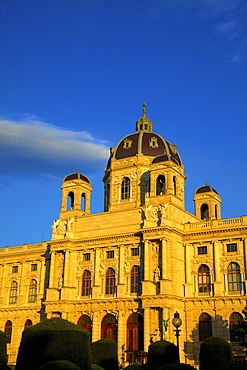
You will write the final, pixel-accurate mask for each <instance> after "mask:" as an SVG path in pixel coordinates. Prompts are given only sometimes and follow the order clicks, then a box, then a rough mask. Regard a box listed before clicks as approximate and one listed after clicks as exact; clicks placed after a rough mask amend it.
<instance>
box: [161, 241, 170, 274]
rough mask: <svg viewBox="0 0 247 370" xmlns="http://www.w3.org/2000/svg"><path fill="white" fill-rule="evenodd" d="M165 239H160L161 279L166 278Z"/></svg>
mask: <svg viewBox="0 0 247 370" xmlns="http://www.w3.org/2000/svg"><path fill="white" fill-rule="evenodd" d="M166 242H167V240H166V239H161V256H162V257H161V258H162V259H161V261H162V262H161V263H162V266H161V270H162V279H167V266H168V263H169V262H168V259H167V243H166Z"/></svg>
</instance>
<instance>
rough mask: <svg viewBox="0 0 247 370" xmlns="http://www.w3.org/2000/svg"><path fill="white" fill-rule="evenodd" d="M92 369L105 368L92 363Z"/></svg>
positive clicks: (100, 369) (101, 369) (99, 369)
mask: <svg viewBox="0 0 247 370" xmlns="http://www.w3.org/2000/svg"><path fill="white" fill-rule="evenodd" d="M92 370H104V369H103V367H101V366H99V365H96V364H92Z"/></svg>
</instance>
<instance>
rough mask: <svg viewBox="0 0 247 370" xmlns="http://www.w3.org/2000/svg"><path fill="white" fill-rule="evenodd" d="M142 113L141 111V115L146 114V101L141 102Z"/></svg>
mask: <svg viewBox="0 0 247 370" xmlns="http://www.w3.org/2000/svg"><path fill="white" fill-rule="evenodd" d="M142 113H143V115H144V114H145V115H146V113H147V104H146V103H143V104H142Z"/></svg>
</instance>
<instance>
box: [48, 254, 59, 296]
mask: <svg viewBox="0 0 247 370" xmlns="http://www.w3.org/2000/svg"><path fill="white" fill-rule="evenodd" d="M56 270H57V269H56V254H55V252H51V260H50V276H49V288H47V289H46V300H47V301H57V300H58V299H59V291H58V287H57V286H55V281H54V280H55V272H56Z"/></svg>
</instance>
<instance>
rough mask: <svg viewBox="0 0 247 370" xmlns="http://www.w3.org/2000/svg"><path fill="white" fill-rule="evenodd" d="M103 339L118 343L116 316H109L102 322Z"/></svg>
mask: <svg viewBox="0 0 247 370" xmlns="http://www.w3.org/2000/svg"><path fill="white" fill-rule="evenodd" d="M101 339H111V340H114V341H115V342H116V341H117V320H116V318H115V316H113V315H111V314H107V315H105V316H104V317H103V319H102V322H101Z"/></svg>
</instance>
